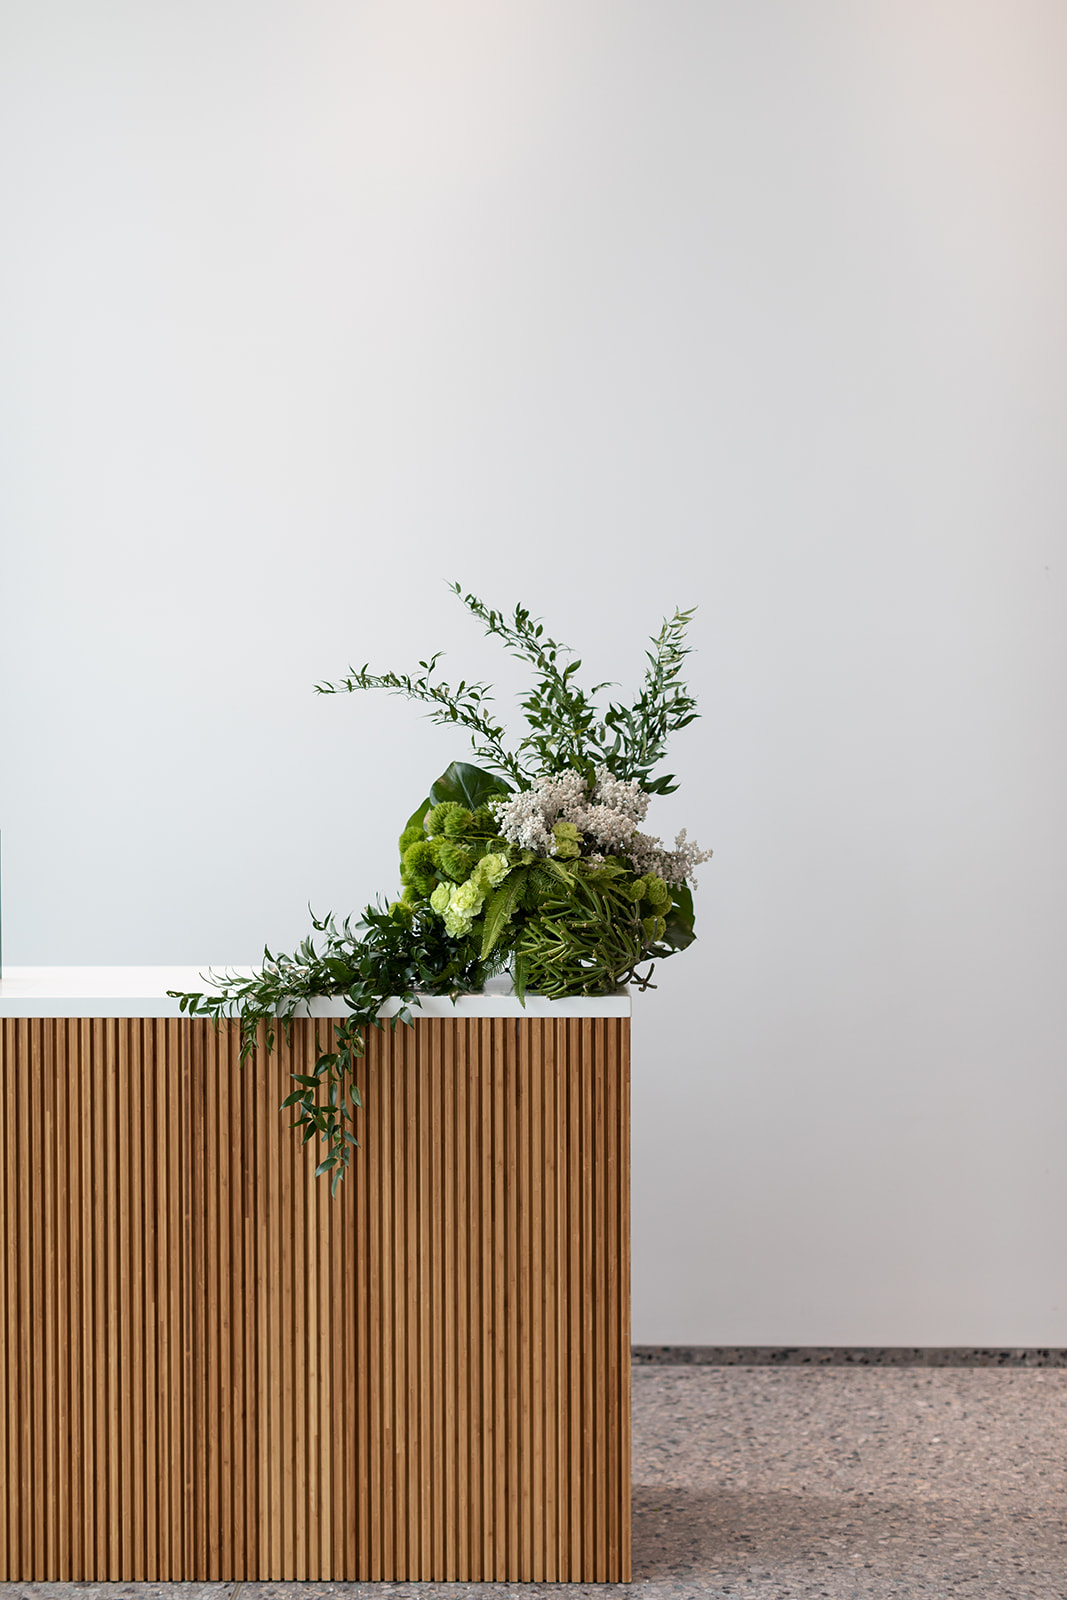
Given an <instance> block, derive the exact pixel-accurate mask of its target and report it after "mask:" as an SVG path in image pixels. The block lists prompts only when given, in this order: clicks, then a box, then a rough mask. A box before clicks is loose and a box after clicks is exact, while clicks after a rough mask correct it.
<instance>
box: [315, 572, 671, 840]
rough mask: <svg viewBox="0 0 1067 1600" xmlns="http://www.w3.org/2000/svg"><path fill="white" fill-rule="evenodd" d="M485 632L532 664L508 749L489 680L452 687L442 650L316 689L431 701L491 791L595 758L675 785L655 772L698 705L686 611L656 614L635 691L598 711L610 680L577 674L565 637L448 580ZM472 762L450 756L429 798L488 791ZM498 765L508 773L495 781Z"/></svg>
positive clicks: (463, 798) (473, 798)
mask: <svg viewBox="0 0 1067 1600" xmlns="http://www.w3.org/2000/svg"><path fill="white" fill-rule="evenodd" d="M449 587H450V588H451V590H452V592H453V594H455V595H457V596H458V597H459V599H460V600H461V601H462V603H463V604H464V605H465V606H466V607H467V610H468V611H470V612H471V614H472V615H473V616H475V617H477V618H478V620H479V621H480V622H481V624H482V626H483V627H484V629H485V632H486V633H487V634H489V635H492V636H494V637H496V638H498V639H500V640H501V642H502V643H503V645H504V648H505V649H506V650H507V651H508V652H509V653H510V654H511V655H514V656H517V657H518V658H519V659H520V660H521V661H525V662H526V663H527V664H528V665H529V666H531V667H532V668H533V670H534V673H535V682H534V686H533V688H532V689H531V690H530V692H529V693H528V694H527V696H526V698H525V699H524V700H523V701H522V702H521V704H522V710H523V713H524V715H525V720H526V727H527V732H526V734H525V735H524V736H523V738H522V739H520V740H519V743H518V745H517V746H516V748H515V750H514V751H511V750H509V749H508V748H507V747H506V745H505V744H504V727H503V724H501V723H498V722H496V721H494V719H493V716H492V715H491V714H490V711H489V706H490V705H491V704H492V698H493V695H492V686H491V685H490V684H485V683H468V682H467V680H466V679H462V680H461V681H460V683H459V684H458V685H457V686H456V687H455V688H452V687H450V686H449V684H447V683H445V682H444V681H443V680H438V679H437V678H436V677H435V673H436V670H437V663H438V661H439V660H440V658H441V652H440V651H438V652H437V654H436V655H433V656H430V658H429V659H428V660H426V661H420V662H419V666H420V667H421V668H422V674H421V676H418V677H412V676H411V675H410V674H408V673H397V672H383V673H373V672H371V671H370V670H369V668H368V667H367V666H366V665H364V666H363V667H361V668H360V669H359V671H356V669H355V668H353V667H350V668H349V670H348V675H347V676H346V677H344V678H341V679H339V680H338V681H337V682H336V683H320V684H316V686H315V688H316V693H318V694H354V693H355V692H356V691H357V690H361V689H387V690H388V691H389V692H390V693H392V694H401V695H404V696H406V697H407V698H408V699H409V700H420V701H422V702H423V704H424V705H428V706H429V707H430V711H429V716H430V720H431V721H433V722H437V723H443V724H455V725H456V726H458V727H462V728H466V729H467V730H468V732H469V733H470V736H471V744H472V747H473V749H474V753H475V755H476V756H477V757H478V759H479V761H482V762H484V763H485V765H486V766H487V767H488V768H489V769H490V771H489V772H488V773H486V772H481V773H479V780H478V781H479V782H480V783H481V784H483V785H484V784H485V782H486V780H488V783H489V784H490V785H494V786H495V792H498V793H499V792H501V791H503V792H508V785H509V784H514V785H516V786H517V787H519V788H524V787H526V786H527V785H528V784H529V782H530V781H531V779H532V778H533V777H535V776H537V775H538V774H540V773H544V772H564V771H567V770H569V769H573V770H574V771H576V772H582V773H584V774H585V775H586V776H587V777H589V778H591V777H592V775H593V771H594V769H595V768H596V767H597V766H600V765H604V766H606V767H607V768H608V770H609V771H610V772H611V773H613V774H614V776H615V777H616V778H620V779H622V780H624V781H630V780H632V779H636V780H637V781H638V782H639V783H640V785H641V787H642V788H643V789H644V790H646V791H647V793H649V794H670V793H672V792H673V791H674V790H675V789H676V788H677V787H678V785H677V784H676V782H675V781H674V778H673V776H671V775H670V774H666V775H661V776H659V777H653V775H652V774H653V770H654V768H655V767H656V766H657V765H658V764H659V762H660V761H661V760H662V759H663V757H664V755H665V753H666V748H667V740H668V738H669V736H670V735H671V734H672V733H675V732H677V731H678V730H679V729H681V728H685V727H687V726H688V725H689V723H691V722H692V721H693V720H694V718H695V717H696V715H697V710H696V701H695V700H694V699H693V698H692V696H691V695H690V694H689V692H688V690H687V689H686V687H685V685H684V683H683V682H682V679H681V673H682V666H683V663H684V660H685V657H686V656H687V655H688V654H689V649H688V647H687V646H686V645H685V643H684V639H685V633H686V629H687V628H688V626H689V624H690V622H691V621H692V619H693V611H692V610H689V611H675V613H674V615H673V616H672V617H669V618H666V619H664V622H663V625H662V627H661V628H660V631H659V633H658V634H656V635H655V636H654V638H653V639H652V641H651V643H652V649H651V650H649V651H646V659H647V661H648V666H647V668H646V670H645V676H644V680H643V683H642V686H641V692H640V694H639V695H638V696H637V698H636V700H635V701H634V702H633V704H632V705H629V706H627V705H622V704H618V703H615V702H611V703H609V705H608V707H607V710H606V711H605V712H604V713H603V715H601V713H600V712H599V710H598V708H597V704H596V700H595V697H596V696H597V695H598V694H599V693H600V692H601V690H603V689H608V688H610V687H611V685H610V684H608V683H598V684H594V685H593V687H592V688H591V689H589V690H586V689H583V688H582V687H581V685H580V684H579V683H578V679H577V674H578V672H579V670H580V668H581V665H582V663H581V661H580V660H578V659H573V660H567V659H566V658H567V657H570V656H573V654H574V652H573V651H572V650H571V648H570V646H569V645H565V644H561V643H559V642H558V641H557V640H555V639H551V638H549V636H548V635H547V634H546V633H545V631H544V627H543V625H542V623H540V622H539V621H538V620H537V618H536V617H532V616H531V615H530V613H529V611H527V609H526V607H525V606H516V607H515V611H514V614H513V615H512V616H510V617H507V616H505V615H504V613H503V612H501V611H494V610H493V609H492V608H491V607H489V606H487V605H486V604H485V602H484V601H482V600H480V599H479V598H478V596H477V595H473V594H464V593H463V591H462V589H461V587H460V585H459V584H458V583H454V584H450V585H449ZM471 772H478V769H477V768H476V767H468V766H467V765H466V764H465V763H463V762H456V763H454V765H453V766H451V767H449V769H448V772H447V773H445V774H444V775H443V777H442V778H439V779H438V781H437V783H436V784H435V785H434V789H433V790H432V791H431V795H430V798H431V801H432V802H433V804H435V805H436V804H437V803H438V802H440V801H442V800H454V801H458V802H460V803H461V804H463V805H465V806H466V807H467V808H468V809H469V810H471V811H476V810H477V808H478V806H479V805H480V804H482V802H483V801H484V800H485V799H486V798H487V793H488V792H493V791H492V790H490V791H486V790H485V788H484V787H483V789H482V790H481V791H480V792H478V791H476V790H471V789H469V788H468V787H467V786H466V785H465V782H464V774H466V773H471ZM498 775H501V776H502V777H503V778H504V779H506V780H507V782H505V783H501V776H498Z"/></svg>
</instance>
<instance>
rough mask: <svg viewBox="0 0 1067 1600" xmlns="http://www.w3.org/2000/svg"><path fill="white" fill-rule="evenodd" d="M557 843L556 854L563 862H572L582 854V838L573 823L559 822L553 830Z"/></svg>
mask: <svg viewBox="0 0 1067 1600" xmlns="http://www.w3.org/2000/svg"><path fill="white" fill-rule="evenodd" d="M552 837H553V838H554V839H555V841H556V854H557V856H559V858H560V860H561V861H571V860H573V859H574V857H575V856H580V855H581V853H582V836H581V834H580V833H579V832H578V829H577V828H576V827H575V826H574V823H573V822H557V823H556V824H555V826H554V827H553V829H552Z"/></svg>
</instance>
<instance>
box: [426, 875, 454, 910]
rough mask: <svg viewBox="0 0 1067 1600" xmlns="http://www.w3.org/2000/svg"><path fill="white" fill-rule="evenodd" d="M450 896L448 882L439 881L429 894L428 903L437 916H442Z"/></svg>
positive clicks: (450, 886) (450, 891)
mask: <svg viewBox="0 0 1067 1600" xmlns="http://www.w3.org/2000/svg"><path fill="white" fill-rule="evenodd" d="M451 898H452V885H451V884H450V883H439V884H438V885H437V888H436V889H435V890H434V892H433V894H432V895H431V896H430V904H431V906H432V907H433V909H434V910H435V911H436V912H437V915H438V916H439V917H443V916H444V914H445V912H446V911H447V910H448V902H449V901H450V900H451Z"/></svg>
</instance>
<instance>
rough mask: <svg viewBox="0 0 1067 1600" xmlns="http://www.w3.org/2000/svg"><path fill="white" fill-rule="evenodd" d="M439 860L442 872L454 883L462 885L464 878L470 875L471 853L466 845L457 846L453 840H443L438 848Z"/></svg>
mask: <svg viewBox="0 0 1067 1600" xmlns="http://www.w3.org/2000/svg"><path fill="white" fill-rule="evenodd" d="M437 859H438V861H439V863H440V866H441V871H442V872H443V873H444V874H445V875H446V877H449V878H451V879H452V881H453V882H454V883H462V882H463V880H464V878H466V877H468V876H469V875H470V870H471V853H470V851H469V850H468V849H467V846H466V845H465V844H455V843H453V842H452V840H451V839H442V840H441V842H440V844H439V845H438V847H437Z"/></svg>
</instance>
